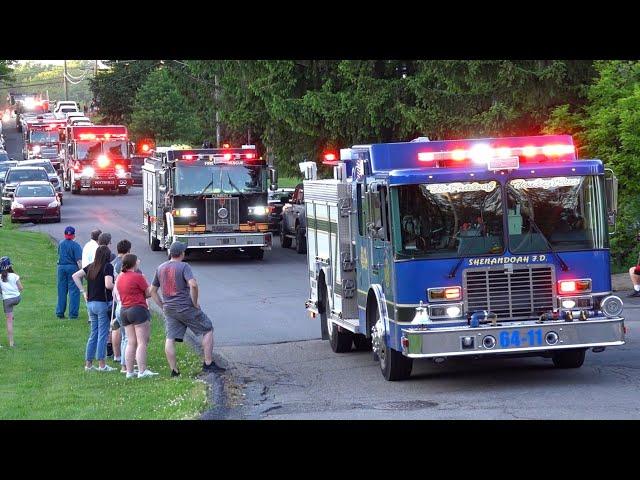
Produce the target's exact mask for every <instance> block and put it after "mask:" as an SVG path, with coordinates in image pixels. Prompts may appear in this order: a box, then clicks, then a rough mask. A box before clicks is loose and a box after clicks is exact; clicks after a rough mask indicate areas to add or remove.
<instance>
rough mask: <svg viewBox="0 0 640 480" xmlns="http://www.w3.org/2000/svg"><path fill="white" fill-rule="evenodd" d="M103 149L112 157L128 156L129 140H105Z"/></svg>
mask: <svg viewBox="0 0 640 480" xmlns="http://www.w3.org/2000/svg"><path fill="white" fill-rule="evenodd" d="M103 150H104V153H105V154H106V155H108V156H109V157H110V158H127V142H123V141H121V140H118V141H109V142H104V146H103Z"/></svg>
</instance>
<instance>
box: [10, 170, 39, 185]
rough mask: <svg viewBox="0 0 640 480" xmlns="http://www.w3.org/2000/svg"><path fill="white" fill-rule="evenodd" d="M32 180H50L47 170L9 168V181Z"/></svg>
mask: <svg viewBox="0 0 640 480" xmlns="http://www.w3.org/2000/svg"><path fill="white" fill-rule="evenodd" d="M30 180H47V181H48V180H49V177H48V176H47V172H45V171H44V170H41V169H38V170H36V169H33V170H14V169H11V170H9V173H7V183H18V182H28V181H30Z"/></svg>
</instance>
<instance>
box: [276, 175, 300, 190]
mask: <svg viewBox="0 0 640 480" xmlns="http://www.w3.org/2000/svg"><path fill="white" fill-rule="evenodd" d="M302 182H303V180H302V179H300V178H296V177H278V188H296V185H298V184H299V183H302Z"/></svg>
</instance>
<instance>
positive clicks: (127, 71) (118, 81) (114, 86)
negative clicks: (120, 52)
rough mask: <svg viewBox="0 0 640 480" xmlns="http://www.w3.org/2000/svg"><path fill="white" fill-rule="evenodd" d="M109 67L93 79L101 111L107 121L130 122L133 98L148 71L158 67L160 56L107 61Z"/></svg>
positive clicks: (92, 82)
mask: <svg viewBox="0 0 640 480" xmlns="http://www.w3.org/2000/svg"><path fill="white" fill-rule="evenodd" d="M103 63H105V64H106V65H108V66H109V67H110V69H109V70H105V71H99V72H98V75H97V76H96V77H95V78H94V79H92V80H91V81H90V83H91V91H92V92H93V95H94V98H95V99H96V100H97V106H98V108H99V110H100V114H101V115H102V117H103V118H104V121H105V122H107V123H116V124H120V123H129V121H130V119H131V113H132V111H133V102H132V99H134V98H135V96H136V93H137V91H138V89H139V88H140V86H141V85H142V84H143V83H144V82H145V80H146V79H147V76H148V75H149V73H151V72H152V71H153V70H155V69H156V68H158V66H159V65H160V62H159V61H157V60H132V61H117V60H115V61H114V60H110V61H104V62H103Z"/></svg>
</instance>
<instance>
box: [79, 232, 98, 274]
mask: <svg viewBox="0 0 640 480" xmlns="http://www.w3.org/2000/svg"><path fill="white" fill-rule="evenodd" d="M101 233H102V231H101V230H98V229H96V230H93V231H92V232H91V240H89V241H88V242H87V243H85V244H84V247H82V268H84V267H86V266H87V265H89V264H90V263H91V262H93V257H94V256H95V254H96V250H97V249H98V246H99V245H98V237H99V236H100V234H101Z"/></svg>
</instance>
